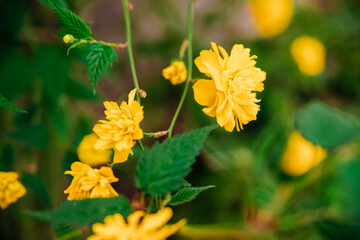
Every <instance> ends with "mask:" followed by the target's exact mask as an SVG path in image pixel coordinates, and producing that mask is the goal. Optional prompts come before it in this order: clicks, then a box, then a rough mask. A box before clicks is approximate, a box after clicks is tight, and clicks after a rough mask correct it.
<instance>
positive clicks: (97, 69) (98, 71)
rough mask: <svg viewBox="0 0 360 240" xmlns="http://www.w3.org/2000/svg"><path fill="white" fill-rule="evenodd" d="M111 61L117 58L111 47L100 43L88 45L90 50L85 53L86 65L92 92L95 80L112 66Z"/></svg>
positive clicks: (94, 90)
mask: <svg viewBox="0 0 360 240" xmlns="http://www.w3.org/2000/svg"><path fill="white" fill-rule="evenodd" d="M113 61H118V58H117V55H116V53H115V51H114V49H113V48H112V47H109V46H104V45H103V44H100V43H95V44H92V45H91V46H90V51H89V53H88V55H87V65H88V74H89V78H90V81H91V86H92V89H93V92H94V94H95V92H96V85H97V82H98V81H99V79H100V77H101V76H103V75H104V74H105V73H106V71H107V70H108V68H111V67H112V64H113Z"/></svg>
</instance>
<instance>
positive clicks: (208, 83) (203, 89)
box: [193, 80, 217, 106]
mask: <svg viewBox="0 0 360 240" xmlns="http://www.w3.org/2000/svg"><path fill="white" fill-rule="evenodd" d="M193 90H194V98H195V101H196V102H197V103H199V104H200V105H203V106H211V105H213V104H214V102H215V98H216V92H217V90H216V87H215V83H214V81H213V80H198V81H197V82H196V83H195V84H194V85H193Z"/></svg>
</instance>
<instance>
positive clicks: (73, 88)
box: [65, 79, 96, 100]
mask: <svg viewBox="0 0 360 240" xmlns="http://www.w3.org/2000/svg"><path fill="white" fill-rule="evenodd" d="M65 93H66V94H67V95H68V96H70V97H73V98H79V99H84V100H95V99H96V97H95V96H94V94H92V92H91V90H90V89H89V87H88V86H86V85H84V84H82V83H80V82H79V81H75V80H72V79H69V81H68V82H67V85H66V89H65Z"/></svg>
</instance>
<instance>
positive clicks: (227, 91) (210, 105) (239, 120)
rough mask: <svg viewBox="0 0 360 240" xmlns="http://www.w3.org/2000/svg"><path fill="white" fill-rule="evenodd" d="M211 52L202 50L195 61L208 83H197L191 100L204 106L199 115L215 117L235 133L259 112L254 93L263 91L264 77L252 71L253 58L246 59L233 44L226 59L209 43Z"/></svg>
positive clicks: (243, 50)
mask: <svg viewBox="0 0 360 240" xmlns="http://www.w3.org/2000/svg"><path fill="white" fill-rule="evenodd" d="M211 46H212V50H203V51H201V52H200V56H199V57H197V58H196V59H195V64H196V66H197V67H198V69H199V71H200V72H202V73H205V74H206V75H207V76H208V77H210V78H211V80H206V79H200V80H198V81H197V82H196V83H195V84H194V86H193V89H194V98H195V101H196V102H198V103H199V104H200V105H203V106H206V108H204V109H203V112H204V113H205V114H207V115H209V116H210V117H216V119H217V122H218V124H219V125H220V126H221V127H224V128H225V130H226V131H229V132H231V131H233V129H234V127H235V126H236V129H237V131H240V128H241V129H242V128H243V125H244V124H247V123H248V122H250V121H252V120H256V115H257V113H258V111H259V110H260V107H259V105H258V104H256V103H257V102H259V101H260V100H258V99H257V98H256V93H255V91H256V92H261V91H263V89H264V85H263V81H264V80H265V78H266V73H265V72H263V71H261V70H260V69H259V68H257V67H255V64H256V61H255V60H254V59H255V58H256V56H251V57H250V49H248V48H244V46H243V45H242V44H235V45H234V47H233V48H232V50H231V53H230V56H229V55H228V53H227V52H226V51H225V49H223V48H222V47H220V46H219V47H218V46H217V45H216V44H215V43H211Z"/></svg>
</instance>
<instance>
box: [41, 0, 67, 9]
mask: <svg viewBox="0 0 360 240" xmlns="http://www.w3.org/2000/svg"><path fill="white" fill-rule="evenodd" d="M38 1H39V2H42V3H43V4H45V5H46V6H48V7H50V1H49V0H38ZM52 2H53V3H55V4H57V5H58V6H60V7H62V8H67V4H66V1H65V0H52Z"/></svg>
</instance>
